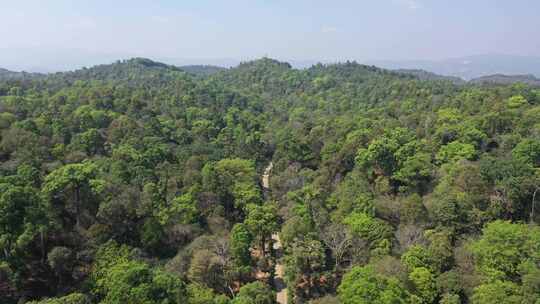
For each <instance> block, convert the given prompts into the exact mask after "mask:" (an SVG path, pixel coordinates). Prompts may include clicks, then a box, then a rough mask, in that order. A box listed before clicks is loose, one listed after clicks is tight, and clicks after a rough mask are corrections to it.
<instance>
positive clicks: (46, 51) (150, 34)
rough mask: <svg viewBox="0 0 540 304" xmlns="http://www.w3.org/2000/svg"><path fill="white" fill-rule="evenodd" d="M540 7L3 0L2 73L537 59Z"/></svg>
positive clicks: (485, 0)
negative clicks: (157, 65) (118, 63)
mask: <svg viewBox="0 0 540 304" xmlns="http://www.w3.org/2000/svg"><path fill="white" fill-rule="evenodd" d="M539 14H540V1H538V0H447V1H443V0H371V1H368V0H356V1H353V0H333V1H318V0H311V1H308V0H296V1H295V0H221V1H220V0H214V1H212V0H196V1H195V0H189V1H187V0H177V1H173V0H162V1H158V0H153V1H150V0H148V1H137V0H130V1H128V0H108V1H105V0H48V1H46V0H40V1H38V0H34V1H30V0H0V67H6V68H12V69H42V70H47V69H49V70H54V69H63V68H73V67H77V66H81V65H91V64H95V63H101V62H108V61H111V60H114V59H120V58H128V57H133V56H143V57H149V58H154V59H158V60H164V61H169V62H171V63H183V62H188V63H191V62H201V63H204V62H208V63H213V62H218V61H219V60H221V59H244V60H245V59H250V58H257V57H262V56H269V57H273V58H278V59H283V60H326V61H336V60H347V59H349V60H358V61H361V62H362V61H368V60H378V59H386V60H388V59H389V60H402V59H442V58H447V57H459V56H465V55H473V54H486V53H505V54H516V55H532V56H540V18H539V17H538V16H539Z"/></svg>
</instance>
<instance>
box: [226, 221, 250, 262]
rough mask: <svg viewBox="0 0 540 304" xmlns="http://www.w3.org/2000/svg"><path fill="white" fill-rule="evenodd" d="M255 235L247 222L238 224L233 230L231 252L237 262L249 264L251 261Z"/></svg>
mask: <svg viewBox="0 0 540 304" xmlns="http://www.w3.org/2000/svg"><path fill="white" fill-rule="evenodd" d="M252 242H253V235H252V234H251V232H250V231H249V229H248V227H247V226H246V225H245V224H241V223H240V224H236V225H234V226H233V228H232V230H231V236H230V243H231V253H232V256H233V259H234V261H235V263H237V264H238V265H239V266H244V265H249V264H250V262H251V252H250V248H251V243H252Z"/></svg>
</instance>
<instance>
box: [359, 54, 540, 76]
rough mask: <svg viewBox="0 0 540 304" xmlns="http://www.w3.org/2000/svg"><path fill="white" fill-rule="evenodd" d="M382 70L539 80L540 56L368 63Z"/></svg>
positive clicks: (496, 56)
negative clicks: (521, 76)
mask: <svg viewBox="0 0 540 304" xmlns="http://www.w3.org/2000/svg"><path fill="white" fill-rule="evenodd" d="M368 64H373V65H376V66H379V67H382V68H386V69H391V70H398V69H420V70H425V71H429V72H432V73H435V74H439V75H448V76H455V77H459V78H462V79H465V80H471V79H474V78H478V77H483V76H488V75H495V74H504V75H526V74H531V75H534V76H536V77H540V57H532V56H514V55H476V56H466V57H458V58H450V59H444V60H438V61H430V60H405V61H385V60H378V61H370V62H368Z"/></svg>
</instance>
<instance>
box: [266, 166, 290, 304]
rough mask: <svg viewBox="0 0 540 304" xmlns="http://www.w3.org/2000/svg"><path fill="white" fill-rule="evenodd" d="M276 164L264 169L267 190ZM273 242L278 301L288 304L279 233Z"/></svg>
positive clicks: (275, 235)
mask: <svg viewBox="0 0 540 304" xmlns="http://www.w3.org/2000/svg"><path fill="white" fill-rule="evenodd" d="M273 166H274V164H273V163H272V162H270V164H268V167H266V169H264V173H263V176H262V186H263V188H264V189H265V190H268V189H269V187H270V172H271V171H272V168H273ZM272 240H273V241H274V245H273V246H274V252H275V253H276V254H277V263H276V268H275V275H274V286H275V287H276V301H277V302H278V303H279V304H287V299H288V297H287V285H286V284H285V267H284V266H283V264H282V263H281V261H280V259H281V256H282V247H281V240H280V239H279V235H278V234H277V233H274V234H272Z"/></svg>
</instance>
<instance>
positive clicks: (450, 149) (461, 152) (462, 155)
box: [436, 141, 477, 163]
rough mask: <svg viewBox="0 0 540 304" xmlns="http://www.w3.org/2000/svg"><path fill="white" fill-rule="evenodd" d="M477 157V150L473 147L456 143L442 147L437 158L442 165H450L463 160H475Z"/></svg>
mask: <svg viewBox="0 0 540 304" xmlns="http://www.w3.org/2000/svg"><path fill="white" fill-rule="evenodd" d="M476 155H477V153H476V149H475V148H474V146H473V145H471V144H466V143H461V142H458V141H454V142H451V143H449V144H447V145H445V146H442V147H441V149H440V150H439V152H438V153H437V157H436V158H437V161H439V162H440V163H448V162H456V161H458V160H461V159H467V160H473V159H475V158H476Z"/></svg>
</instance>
